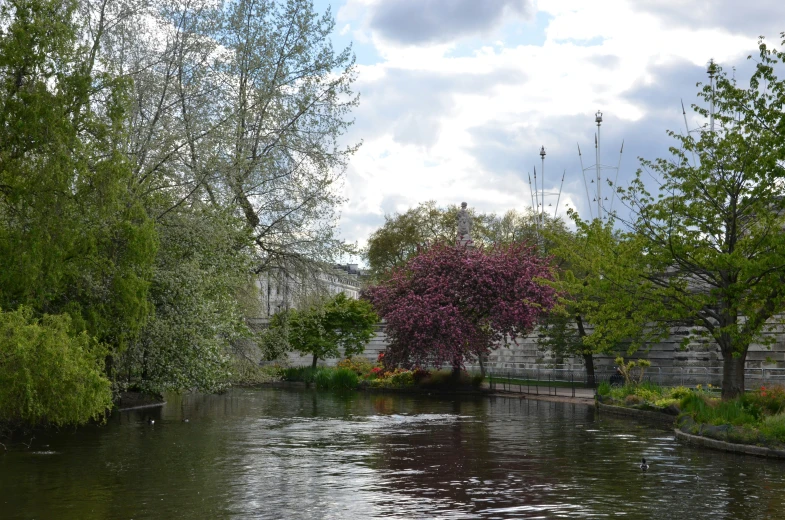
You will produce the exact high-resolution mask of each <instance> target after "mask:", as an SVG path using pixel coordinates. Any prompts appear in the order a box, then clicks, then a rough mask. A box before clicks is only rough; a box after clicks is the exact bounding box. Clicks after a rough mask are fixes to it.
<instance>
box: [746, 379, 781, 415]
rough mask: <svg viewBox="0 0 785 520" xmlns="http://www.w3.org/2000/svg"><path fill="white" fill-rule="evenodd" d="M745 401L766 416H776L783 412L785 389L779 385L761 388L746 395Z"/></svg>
mask: <svg viewBox="0 0 785 520" xmlns="http://www.w3.org/2000/svg"><path fill="white" fill-rule="evenodd" d="M747 399H748V400H749V401H750V402H751V403H753V404H754V405H756V406H759V407H760V408H761V409H763V410H764V412H765V413H767V414H768V415H777V414H779V413H780V412H782V411H785V388H783V387H781V386H779V385H774V386H761V387H760V388H758V389H757V390H755V391H754V392H752V394H750V395H748V396H747Z"/></svg>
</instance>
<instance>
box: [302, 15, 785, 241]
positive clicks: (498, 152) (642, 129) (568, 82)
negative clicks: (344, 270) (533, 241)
mask: <svg viewBox="0 0 785 520" xmlns="http://www.w3.org/2000/svg"><path fill="white" fill-rule="evenodd" d="M315 4H316V7H317V9H319V10H320V11H324V10H325V9H326V8H327V7H328V6H330V7H331V8H332V12H333V15H334V16H335V19H336V23H337V24H336V34H335V36H334V39H335V44H336V46H341V47H343V46H346V45H348V44H350V43H351V44H352V45H353V49H354V52H355V54H356V56H357V63H358V65H359V79H358V81H357V83H356V90H357V91H358V92H359V93H360V96H361V105H360V107H359V108H358V109H357V110H356V111H355V113H354V116H355V118H356V123H355V125H354V126H353V128H352V130H351V131H350V133H349V134H348V135H347V136H346V138H347V142H356V141H359V140H362V141H363V145H362V147H361V148H360V151H359V152H358V153H357V154H356V155H355V157H354V158H353V159H352V162H351V164H350V166H349V169H348V171H347V176H346V179H345V194H346V197H347V198H348V202H347V204H346V205H345V206H344V207H343V208H342V217H341V221H340V227H341V233H342V236H343V237H344V238H345V239H347V240H348V241H350V242H355V241H356V242H358V244H359V245H361V246H362V245H364V244H365V240H366V238H367V236H368V235H369V234H370V233H371V232H372V231H374V230H375V229H377V228H378V227H379V226H380V225H381V224H382V223H383V222H384V215H385V214H392V213H394V212H401V211H405V210H406V209H408V208H410V207H412V206H414V205H416V204H417V203H419V202H423V201H426V200H435V201H437V202H438V203H439V204H440V205H447V204H457V203H460V202H461V201H466V202H468V203H469V205H470V206H472V207H474V208H476V209H478V210H480V211H486V212H491V211H492V212H497V213H503V212H504V211H506V210H508V209H518V210H524V209H525V208H526V207H530V206H531V191H530V185H529V175H530V174H531V173H533V167H535V166H536V168H537V172H538V181H539V180H540V179H541V178H542V171H541V161H540V156H539V150H540V147H541V146H544V147H545V150H546V153H547V155H546V159H545V192H546V196H545V205H546V206H549V205H551V204H552V205H553V206H555V205H556V198H557V194H558V192H559V189H560V183H561V178H562V174H563V173H564V185H563V188H562V194H561V200H560V202H559V208H558V211H559V213H560V214H563V213H564V212H565V211H566V209H567V208H568V207H569V206H568V205H570V206H573V207H576V208H577V209H578V210H579V211H580V212H581V214H582V215H586V216H589V205H588V204H587V195H586V187H585V185H584V180H583V175H582V172H581V163H580V161H579V157H578V145H580V147H581V151H582V152H583V166H584V167H589V166H590V165H593V164H594V163H595V148H594V135H595V132H596V125H595V123H594V120H595V112H597V110H601V111H602V113H603V125H602V128H601V150H602V160H601V162H602V164H605V165H608V166H613V167H615V166H616V165H617V164H618V163H619V150H620V148H621V143H622V140H624V153H623V155H622V157H621V163H620V164H621V168H620V171H619V177H618V179H619V181H618V182H619V184H620V185H623V184H625V183H626V181H627V180H629V179H630V178H632V177H633V176H634V173H635V170H636V169H637V167H638V159H637V158H638V157H645V158H649V159H654V158H657V157H664V156H667V154H668V151H667V150H668V146H669V145H671V144H672V141H671V139H670V138H669V137H668V136H667V135H666V130H668V129H672V130H676V131H684V127H685V125H684V119H683V116H682V112H681V104H680V101H681V100H683V101H684V104H685V106H686V107H687V112H688V121H689V125H690V127H691V128H695V127H697V126H698V125H700V124H701V123H702V122H701V121H699V120H698V118H697V116H696V115H694V114H693V113H691V111H690V109H689V106H690V104H691V103H695V102H697V101H698V100H697V97H696V92H697V88H696V86H695V84H696V83H697V82H703V81H707V75H706V65H707V63H708V61H709V60H710V59H714V60H715V61H717V62H718V63H719V64H720V65H721V66H723V67H724V68H725V69H726V70H728V71H731V70H732V67H735V69H736V72H735V73H736V75H737V77H738V78H739V79H741V80H745V79H747V78H749V74H750V70H751V68H752V63H751V62H749V61H748V60H747V59H746V58H747V56H748V55H749V54H754V53H755V51H756V47H757V37H758V36H759V35H765V36H767V40H768V41H769V42H773V43H777V44H778V43H779V41H780V38H779V33H780V32H782V31H785V2H782V1H781V0H753V1H746V2H742V1H739V0H693V1H691V2H686V1H683V0H602V1H601V2H600V1H594V2H591V1H586V0H316V1H315ZM615 175H616V173H615V171H613V170H609V171H607V172H604V176H605V177H614V178H615ZM593 186H594V185H592V184H590V185H589V189H592V188H593ZM606 189H607V188H606ZM590 195H591V194H590ZM617 207H618V206H617ZM553 209H554V208H553V207H552V206H551V207H550V209H549V210H553Z"/></svg>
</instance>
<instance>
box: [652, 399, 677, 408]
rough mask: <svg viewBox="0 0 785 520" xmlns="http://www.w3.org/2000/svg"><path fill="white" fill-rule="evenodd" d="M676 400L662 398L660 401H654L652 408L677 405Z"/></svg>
mask: <svg viewBox="0 0 785 520" xmlns="http://www.w3.org/2000/svg"><path fill="white" fill-rule="evenodd" d="M678 402H679V401H678V399H673V398H672V397H664V398H662V399H657V400H656V401H654V406H656V407H658V408H667V407H669V406H670V405H676V404H678Z"/></svg>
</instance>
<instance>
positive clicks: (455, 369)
mask: <svg viewBox="0 0 785 520" xmlns="http://www.w3.org/2000/svg"><path fill="white" fill-rule="evenodd" d="M452 378H453V379H454V380H455V381H456V382H458V381H459V380H460V379H461V363H460V362H459V361H457V360H456V361H453V362H452Z"/></svg>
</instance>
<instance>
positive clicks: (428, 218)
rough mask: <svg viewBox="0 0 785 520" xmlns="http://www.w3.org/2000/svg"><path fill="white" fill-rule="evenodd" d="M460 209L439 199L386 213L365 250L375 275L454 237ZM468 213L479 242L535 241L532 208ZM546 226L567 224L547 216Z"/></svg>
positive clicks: (535, 230)
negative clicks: (444, 204)
mask: <svg viewBox="0 0 785 520" xmlns="http://www.w3.org/2000/svg"><path fill="white" fill-rule="evenodd" d="M458 210H459V207H458V206H457V205H454V204H452V205H449V206H447V207H446V208H440V207H439V206H437V205H436V202H434V201H428V202H423V203H420V204H418V205H417V206H416V207H414V208H410V209H408V210H407V211H405V212H403V213H395V214H393V215H388V216H385V222H384V225H383V226H382V227H380V228H379V229H377V230H376V231H374V232H373V233H372V234H371V236H370V237H369V238H368V246H367V247H366V248H365V250H364V251H363V253H364V256H365V258H366V260H367V262H368V266H369V269H370V271H371V274H372V276H373V277H374V278H376V279H382V278H384V277H385V276H387V275H388V274H389V273H390V272H391V270H392V269H393V268H395V267H398V266H400V265H403V264H404V263H405V262H406V261H407V260H408V259H409V258H411V257H413V256H414V255H415V254H417V252H418V251H420V250H421V249H423V248H426V247H428V246H430V245H433V244H436V243H439V242H453V241H455V239H456V235H457V227H456V218H457V216H458ZM469 214H470V215H471V217H472V233H471V235H472V240H473V241H474V242H475V244H477V245H480V246H483V247H490V246H493V245H504V244H512V243H523V242H529V243H536V239H537V229H536V226H535V220H534V218H535V217H534V215H533V213H532V212H531V211H529V212H527V213H519V212H517V211H515V210H509V211H507V212H506V213H505V214H504V215H502V216H498V215H495V214H486V213H476V212H475V211H474V210H472V209H470V210H469ZM546 227H547V228H548V229H551V230H552V231H553V232H557V230H558V229H563V228H564V224H563V222H562V221H561V220H552V219H546Z"/></svg>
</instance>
